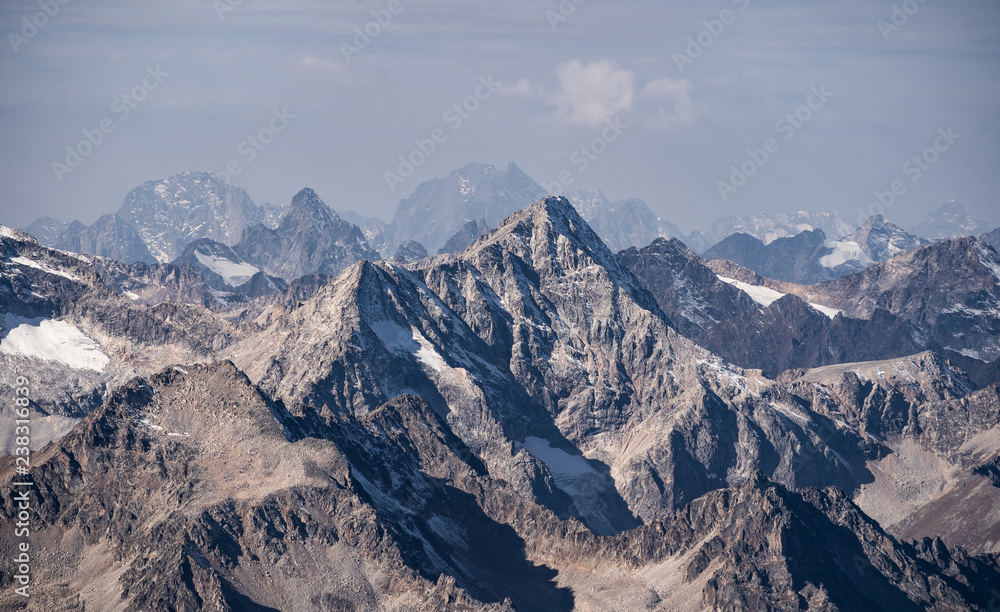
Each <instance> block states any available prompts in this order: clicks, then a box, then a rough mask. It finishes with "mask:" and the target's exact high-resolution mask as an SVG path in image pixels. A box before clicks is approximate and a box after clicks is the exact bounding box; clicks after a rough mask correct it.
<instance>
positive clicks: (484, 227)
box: [404, 219, 493, 255]
mask: <svg viewBox="0 0 1000 612" xmlns="http://www.w3.org/2000/svg"><path fill="white" fill-rule="evenodd" d="M491 229H493V228H492V227H490V226H489V224H487V223H486V219H475V220H473V221H469V222H468V223H466V224H465V225H463V226H462V227H461V228H459V230H458V231H457V232H455V235H454V236H452V237H451V238H449V239H448V242H446V243H444V246H443V247H441V248H440V249H438V254H442V255H447V254H451V253H461V252H462V251H464V250H465V249H466V248H468V246H469V245H470V244H472V243H473V242H475V241H476V240H478V239H479V237H480V236H482V235H484V234H488V233H489V232H490V230H491ZM404 244H405V243H404Z"/></svg>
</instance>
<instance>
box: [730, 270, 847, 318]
mask: <svg viewBox="0 0 1000 612" xmlns="http://www.w3.org/2000/svg"><path fill="white" fill-rule="evenodd" d="M719 280H720V281H722V282H724V283H728V284H730V285H732V286H733V287H736V288H737V289H739V290H740V291H742V292H743V293H745V294H747V295H749V296H750V299H751V300H753V301H754V302H756V303H757V304H760V305H761V306H762V307H764V308H767V307H768V306H770V305H771V304H773V303H775V302H777V301H778V300H780V299H781V298H783V297H785V295H787V294H785V293H782V292H780V291H775V290H774V289H771V288H769V287H761V286H760V285H751V284H750V283H744V282H743V281H738V280H736V279H735V278H729V277H726V276H719ZM806 304H808V305H809V307H810V308H812V309H813V310H815V311H817V312H819V313H821V314H824V315H826V316H827V317H829V318H831V319H832V318H834V317H836V316H837V315H838V314H840V313H842V312H844V311H843V310H839V309H837V308H831V307H829V306H823V305H822V304H813V303H812V302H806Z"/></svg>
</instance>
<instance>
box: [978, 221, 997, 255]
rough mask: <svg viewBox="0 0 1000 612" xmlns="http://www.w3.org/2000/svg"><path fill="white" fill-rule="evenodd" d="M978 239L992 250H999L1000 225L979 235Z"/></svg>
mask: <svg viewBox="0 0 1000 612" xmlns="http://www.w3.org/2000/svg"><path fill="white" fill-rule="evenodd" d="M979 241H980V242H982V243H983V244H988V245H990V246H991V247H993V250H994V251H1000V227H998V228H996V229H995V230H993V231H992V232H987V233H985V234H983V235H981V236H980V237H979Z"/></svg>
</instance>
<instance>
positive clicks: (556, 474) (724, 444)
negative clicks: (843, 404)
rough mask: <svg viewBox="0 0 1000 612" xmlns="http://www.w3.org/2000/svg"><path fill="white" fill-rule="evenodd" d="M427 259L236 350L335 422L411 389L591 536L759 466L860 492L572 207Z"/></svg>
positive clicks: (297, 403)
mask: <svg viewBox="0 0 1000 612" xmlns="http://www.w3.org/2000/svg"><path fill="white" fill-rule="evenodd" d="M426 262H427V263H426V264H425V265H422V266H420V267H418V268H417V269H407V268H403V267H398V266H391V265H387V264H371V263H362V264H357V265H355V266H353V267H352V268H350V269H348V270H346V271H345V272H344V273H342V274H341V275H340V276H339V277H338V278H337V279H336V280H335V281H333V282H331V283H330V284H328V285H326V286H325V287H323V288H322V289H320V291H319V292H318V293H317V294H316V295H315V296H314V297H313V298H312V299H310V300H309V301H308V302H306V303H305V304H303V306H302V307H301V308H299V309H298V310H296V311H294V312H292V313H290V314H289V315H288V316H287V317H285V318H283V319H282V320H280V321H278V322H276V323H275V324H274V325H273V326H272V327H270V328H269V329H268V330H266V331H265V332H264V333H263V335H262V336H261V337H259V338H257V339H255V340H254V341H253V342H252V343H248V344H247V345H242V346H240V347H236V348H234V349H233V351H232V353H231V354H232V355H233V357H234V359H235V361H236V363H237V364H238V365H239V366H240V367H241V368H245V369H246V371H247V372H248V374H249V375H250V377H251V379H252V380H254V381H258V382H259V384H260V385H261V386H262V387H263V388H264V389H266V390H267V391H268V393H271V394H273V395H274V396H275V397H278V398H281V399H282V401H284V402H285V403H286V405H288V406H289V407H290V409H291V410H292V412H293V413H296V414H303V415H304V414H309V413H317V414H319V415H322V416H323V418H324V419H326V420H327V421H328V422H329V421H330V420H332V419H335V418H337V416H336V415H338V414H355V415H358V414H365V413H366V412H367V411H368V410H370V407H371V406H375V405H379V404H381V403H384V402H386V401H389V400H391V398H392V397H394V396H396V395H398V394H400V393H417V394H420V395H421V396H423V397H425V398H427V400H428V401H429V402H430V403H431V405H432V406H433V407H434V409H435V410H436V411H437V412H438V413H439V414H442V415H445V416H446V418H447V420H448V424H449V426H450V427H451V428H452V429H453V431H454V432H455V434H456V435H457V436H458V437H459V438H460V439H461V440H462V441H463V443H464V444H465V445H466V446H468V447H469V448H470V449H471V450H472V451H473V452H474V453H475V454H476V455H477V456H479V457H481V458H482V460H483V462H484V464H485V465H486V466H487V468H488V469H489V470H490V472H491V473H493V474H496V475H497V476H499V477H502V478H504V479H506V480H508V481H509V482H511V483H512V484H513V485H514V486H515V487H516V488H517V490H518V491H520V493H521V494H522V495H524V496H526V497H527V498H529V499H532V500H536V501H538V502H539V503H542V504H544V505H546V506H547V507H549V508H551V509H552V511H553V512H556V513H557V514H560V515H564V516H569V515H573V516H578V517H579V518H580V519H581V520H583V521H584V522H586V523H587V524H588V525H589V526H590V527H591V528H592V529H594V530H595V531H597V532H599V533H612V532H615V531H619V530H621V529H623V528H627V527H629V526H631V525H634V524H635V521H636V520H647V519H650V518H654V517H656V516H659V515H661V514H662V513H664V512H668V511H671V510H673V509H675V508H677V507H680V506H681V505H683V504H685V503H687V502H688V501H690V500H692V499H694V498H696V497H698V496H699V495H701V494H703V493H704V492H706V491H708V490H711V489H713V488H717V487H720V486H726V484H727V483H729V482H735V481H737V480H739V479H740V478H744V477H745V476H746V475H747V474H748V473H749V472H750V471H752V470H753V469H758V468H760V467H766V469H767V472H768V475H769V476H771V477H774V478H776V479H778V480H779V481H781V482H785V483H787V484H788V485H790V486H803V485H805V484H807V483H815V482H818V481H819V478H818V475H819V474H820V473H822V474H824V480H825V479H828V478H832V479H833V480H836V481H837V482H839V483H841V484H842V485H843V486H846V487H848V488H852V487H853V486H854V485H853V484H851V483H852V482H854V479H855V478H856V476H854V475H852V474H851V473H850V471H849V470H848V469H847V468H846V467H844V466H843V464H842V463H840V461H839V460H838V459H837V458H836V456H835V454H834V453H833V452H831V451H830V450H829V448H828V442H827V441H824V438H823V437H822V436H819V435H814V434H812V433H810V432H809V431H802V430H799V429H798V428H796V427H791V426H790V424H791V423H792V421H789V420H787V419H786V418H785V417H784V416H782V415H781V414H780V410H777V409H775V408H773V407H772V406H771V404H772V403H779V402H780V401H782V400H779V398H780V397H781V393H780V392H779V391H765V390H764V389H767V388H769V383H767V382H765V381H763V379H761V378H760V377H759V376H757V375H754V374H753V373H743V372H741V371H739V370H736V369H732V368H730V367H729V366H727V365H725V364H723V363H722V362H721V361H719V360H718V359H717V358H715V357H713V356H712V355H710V354H709V353H708V352H707V351H705V350H704V349H701V348H700V347H698V346H696V345H695V344H694V343H692V342H690V341H688V340H686V339H684V338H683V337H681V336H679V335H677V334H676V333H675V332H674V331H673V330H672V329H670V328H669V326H668V324H667V317H666V316H664V314H663V313H662V311H660V309H659V308H658V307H657V305H656V303H655V301H654V300H653V298H652V296H651V295H650V294H649V293H648V292H647V291H646V290H645V289H644V288H642V286H641V284H640V283H639V282H638V280H637V279H636V278H635V277H634V276H633V275H632V274H631V273H630V272H629V271H628V270H627V269H626V268H625V267H624V266H623V265H622V264H621V263H620V262H619V261H618V260H617V259H616V258H615V257H614V256H613V255H612V254H611V253H610V251H609V250H608V249H607V248H606V247H605V246H604V244H603V243H602V242H601V241H600V240H599V239H598V238H597V236H596V234H594V232H593V230H591V229H590V228H589V226H587V224H586V223H585V222H584V221H583V220H582V219H581V218H580V216H579V215H577V214H576V212H575V211H574V210H573V209H572V207H571V206H569V204H568V202H566V201H565V200H562V199H556V198H550V199H546V200H543V201H541V202H539V203H538V204H536V205H533V206H532V207H530V208H529V209H527V210H525V211H522V212H520V213H517V214H515V215H513V216H512V217H510V218H509V219H507V220H506V221H505V222H504V224H502V225H501V227H500V228H498V229H497V230H496V231H495V232H493V233H491V234H489V235H488V236H485V237H483V238H482V239H480V240H479V241H477V242H476V243H475V244H474V245H472V246H471V247H470V248H469V249H468V250H467V251H465V252H464V253H463V254H462V255H461V256H459V257H457V258H452V259H439V258H437V259H433V260H426ZM759 385H763V386H759ZM772 393H776V394H777V395H773V396H771V399H768V400H765V399H763V398H764V397H766V396H768V395H770V394H772ZM783 401H787V400H783ZM667 406H670V407H671V408H670V409H665V407H667ZM789 410H792V409H791V408H789ZM637 440H641V441H642V442H639V443H637V442H635V441H637ZM739 440H743V442H742V443H738V442H737V441H739ZM751 440H752V441H753V442H750V441H751ZM765 449H766V450H765ZM806 449H808V450H806ZM845 452H846V451H845ZM764 457H775V458H776V462H775V463H770V462H769V460H768V461H765V460H764ZM779 458H780V459H779ZM547 461H548V463H547ZM567 466H571V467H567ZM826 481H827V482H829V480H826Z"/></svg>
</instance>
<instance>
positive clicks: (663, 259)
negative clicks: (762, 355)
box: [618, 238, 759, 338]
mask: <svg viewBox="0 0 1000 612" xmlns="http://www.w3.org/2000/svg"><path fill="white" fill-rule="evenodd" d="M618 258H619V259H620V260H621V261H622V263H623V264H624V265H625V266H626V267H627V268H628V269H629V271H631V272H632V274H634V275H635V276H636V278H638V279H639V281H641V282H642V283H643V285H644V286H645V287H646V289H648V290H649V292H650V293H652V294H653V297H655V298H656V302H657V304H659V306H660V308H662V309H663V311H664V312H665V313H666V314H667V316H668V317H669V319H670V322H671V324H672V325H673V327H674V329H676V330H677V331H679V332H681V333H682V334H683V335H685V336H687V337H689V338H694V337H697V336H699V335H700V334H701V333H702V332H705V331H708V330H709V329H711V328H712V327H714V326H716V325H718V324H719V323H720V322H722V321H725V320H727V319H730V318H733V317H737V316H740V315H743V314H749V313H756V312H757V311H758V310H759V307H758V305H757V304H756V303H755V302H754V301H753V300H752V299H751V298H750V296H749V295H747V294H746V293H745V292H743V291H740V290H739V289H737V288H736V287H733V286H732V285H730V284H728V283H725V282H723V281H721V280H719V277H718V276H717V275H716V274H715V272H713V271H712V270H711V269H709V268H708V267H706V266H705V265H704V264H703V263H702V260H701V258H699V257H698V256H697V255H695V253H694V252H693V251H692V250H691V249H689V248H687V247H686V246H684V243H682V242H681V241H680V240H677V239H676V238H673V239H670V240H664V239H662V238H660V239H657V240H656V241H654V242H653V243H652V244H650V245H649V246H647V247H645V248H642V249H637V248H635V247H633V248H630V249H628V250H625V251H622V252H620V253H618Z"/></svg>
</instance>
